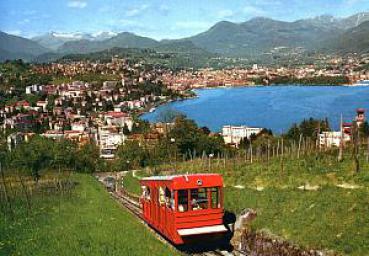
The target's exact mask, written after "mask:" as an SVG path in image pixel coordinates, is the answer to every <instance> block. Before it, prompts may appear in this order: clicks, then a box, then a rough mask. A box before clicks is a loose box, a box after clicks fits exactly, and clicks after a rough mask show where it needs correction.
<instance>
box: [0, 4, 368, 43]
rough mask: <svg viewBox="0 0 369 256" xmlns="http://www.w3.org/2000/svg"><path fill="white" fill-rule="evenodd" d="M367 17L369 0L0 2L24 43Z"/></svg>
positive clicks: (5, 27) (0, 26)
mask: <svg viewBox="0 0 369 256" xmlns="http://www.w3.org/2000/svg"><path fill="white" fill-rule="evenodd" d="M363 11H369V0H0V12H1V13H2V15H1V16H0V30H1V31H4V32H7V33H10V34H14V35H20V36H24V37H33V36H36V35H41V34H44V33H47V32H51V31H54V32H60V33H69V32H86V33H97V32H101V31H113V32H126V31H127V32H134V33H136V34H138V35H142V36H148V37H152V38H155V39H158V40H159V39H173V38H182V37H188V36H192V35H195V34H197V33H200V32H203V31H205V30H207V29H209V28H210V27H211V26H212V25H214V24H215V23H216V22H219V21H222V20H228V21H232V22H243V21H246V20H249V19H250V18H253V17H256V16H264V17H269V18H274V19H279V20H284V21H294V20H297V19H303V18H311V17H315V16H318V15H326V14H329V15H334V16H337V17H347V16H350V15H352V14H355V13H358V12H363Z"/></svg>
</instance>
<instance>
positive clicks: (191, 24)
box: [174, 21, 211, 29]
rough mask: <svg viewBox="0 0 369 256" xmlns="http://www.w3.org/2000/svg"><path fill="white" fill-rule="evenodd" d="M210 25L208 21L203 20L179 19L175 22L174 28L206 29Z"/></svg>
mask: <svg viewBox="0 0 369 256" xmlns="http://www.w3.org/2000/svg"><path fill="white" fill-rule="evenodd" d="M210 26H211V24H209V22H203V21H179V22H176V23H175V28H174V29H178V28H179V29H207V28H209V27H210Z"/></svg>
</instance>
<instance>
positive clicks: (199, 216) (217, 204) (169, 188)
mask: <svg viewBox="0 0 369 256" xmlns="http://www.w3.org/2000/svg"><path fill="white" fill-rule="evenodd" d="M140 183H141V187H142V190H143V193H142V196H141V198H140V203H141V206H142V214H143V218H144V220H145V221H146V222H147V223H148V224H149V225H150V226H152V227H153V228H154V229H156V230H157V231H158V232H159V233H161V234H162V235H163V236H164V237H166V238H167V239H168V240H170V241H172V243H174V244H177V245H180V244H185V243H187V241H191V239H194V238H195V240H196V239H198V238H199V237H204V236H213V235H214V236H215V235H219V234H221V233H224V232H227V229H226V228H225V226H224V225H223V215H224V208H223V179H222V176H221V175H219V174H191V175H174V176H156V177H147V178H143V179H141V181H140Z"/></svg>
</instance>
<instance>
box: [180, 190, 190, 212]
mask: <svg viewBox="0 0 369 256" xmlns="http://www.w3.org/2000/svg"><path fill="white" fill-rule="evenodd" d="M178 211H179V212H187V211H188V191H187V190H184V189H182V190H178Z"/></svg>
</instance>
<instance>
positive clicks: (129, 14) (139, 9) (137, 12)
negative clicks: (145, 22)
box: [125, 4, 149, 17]
mask: <svg viewBox="0 0 369 256" xmlns="http://www.w3.org/2000/svg"><path fill="white" fill-rule="evenodd" d="M148 8H149V5H147V4H143V5H141V6H138V7H136V8H132V9H130V10H128V11H126V13H125V14H126V16H127V17H134V16H138V15H140V14H142V12H144V11H146V10H147V9H148Z"/></svg>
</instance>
